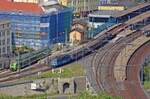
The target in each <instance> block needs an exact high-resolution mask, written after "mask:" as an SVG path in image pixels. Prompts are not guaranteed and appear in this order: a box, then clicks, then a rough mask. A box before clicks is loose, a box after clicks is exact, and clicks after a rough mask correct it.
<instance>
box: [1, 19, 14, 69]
mask: <svg viewBox="0 0 150 99" xmlns="http://www.w3.org/2000/svg"><path fill="white" fill-rule="evenodd" d="M11 36H12V35H11V31H10V22H9V21H0V68H4V67H6V66H9V65H8V64H9V62H10V59H9V57H8V56H10V55H11V53H12V42H11V41H12V40H11Z"/></svg>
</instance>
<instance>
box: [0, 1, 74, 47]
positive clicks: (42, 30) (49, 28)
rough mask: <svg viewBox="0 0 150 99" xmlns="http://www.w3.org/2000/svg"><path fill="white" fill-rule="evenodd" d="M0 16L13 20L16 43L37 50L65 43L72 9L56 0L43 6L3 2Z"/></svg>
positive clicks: (11, 21) (12, 28)
mask: <svg viewBox="0 0 150 99" xmlns="http://www.w3.org/2000/svg"><path fill="white" fill-rule="evenodd" d="M0 5H2V6H0V19H7V20H10V24H11V31H12V34H13V36H12V37H13V44H14V45H16V46H22V45H25V46H28V47H30V48H34V49H41V48H44V47H50V46H52V45H53V44H55V43H64V42H65V41H66V38H67V36H68V35H69V34H67V33H68V32H69V31H70V27H71V24H72V10H71V9H69V8H67V7H64V6H61V5H59V4H57V3H54V2H52V3H51V2H48V3H46V4H43V5H40V6H39V5H38V4H33V3H20V2H13V3H12V2H4V1H0Z"/></svg>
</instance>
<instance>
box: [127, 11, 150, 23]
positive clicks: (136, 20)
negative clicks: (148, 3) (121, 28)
mask: <svg viewBox="0 0 150 99" xmlns="http://www.w3.org/2000/svg"><path fill="white" fill-rule="evenodd" d="M149 17H150V11H147V12H145V13H143V14H140V15H138V16H136V17H134V18H132V19H130V20H129V21H127V22H126V24H135V23H137V22H139V21H142V20H144V19H147V18H149Z"/></svg>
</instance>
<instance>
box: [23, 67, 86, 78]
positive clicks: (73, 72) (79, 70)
mask: <svg viewBox="0 0 150 99" xmlns="http://www.w3.org/2000/svg"><path fill="white" fill-rule="evenodd" d="M61 69H62V72H61V73H60V69H56V70H54V72H52V71H47V72H43V73H41V74H40V75H39V76H34V77H25V78H23V79H26V80H35V79H41V78H58V77H60V78H69V77H76V76H84V75H85V72H84V68H83V67H82V66H81V65H79V64H71V65H67V66H64V67H63V68H61Z"/></svg>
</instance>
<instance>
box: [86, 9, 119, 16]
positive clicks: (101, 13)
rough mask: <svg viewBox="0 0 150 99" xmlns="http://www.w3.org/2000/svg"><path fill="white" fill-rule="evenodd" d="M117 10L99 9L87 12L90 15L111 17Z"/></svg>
mask: <svg viewBox="0 0 150 99" xmlns="http://www.w3.org/2000/svg"><path fill="white" fill-rule="evenodd" d="M118 12H120V11H118V10H100V11H96V12H93V13H91V14H89V15H88V16H90V17H111V16H113V15H114V14H117V13H118Z"/></svg>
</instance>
